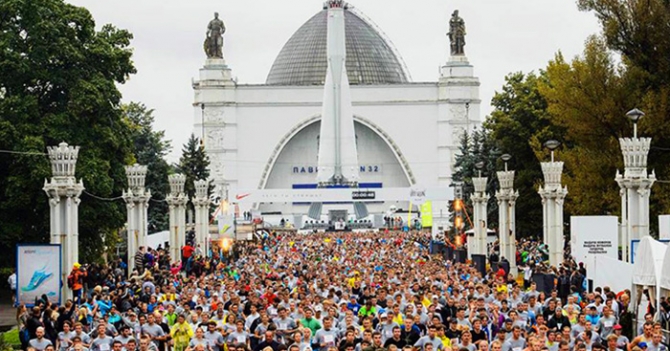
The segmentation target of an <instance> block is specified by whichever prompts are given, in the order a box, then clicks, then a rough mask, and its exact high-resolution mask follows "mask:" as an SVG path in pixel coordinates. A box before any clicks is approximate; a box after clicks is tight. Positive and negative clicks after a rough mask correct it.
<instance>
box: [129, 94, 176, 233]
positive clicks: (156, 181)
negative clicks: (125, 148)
mask: <svg viewBox="0 0 670 351" xmlns="http://www.w3.org/2000/svg"><path fill="white" fill-rule="evenodd" d="M122 108H123V113H124V117H125V119H124V121H125V122H126V124H128V127H129V128H130V130H131V134H130V138H131V140H132V142H133V154H134V155H135V162H137V163H139V164H141V165H145V166H147V167H148V173H147V178H146V187H147V189H150V190H151V200H152V201H151V203H150V204H149V210H148V217H149V233H154V232H158V231H162V230H167V229H168V225H169V219H168V210H169V208H168V205H167V202H165V201H164V199H165V196H166V195H167V194H168V193H169V192H170V183H169V182H168V173H169V171H170V165H169V164H168V163H167V161H166V160H165V156H166V155H167V154H168V152H170V149H171V148H172V147H171V145H170V142H169V141H167V140H165V132H164V131H162V130H161V131H156V130H154V127H153V124H154V121H155V118H154V116H153V112H154V110H150V109H147V107H146V106H145V105H144V104H140V103H136V102H131V103H129V104H124V105H123V106H122Z"/></svg>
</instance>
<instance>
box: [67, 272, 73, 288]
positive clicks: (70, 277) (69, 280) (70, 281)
mask: <svg viewBox="0 0 670 351" xmlns="http://www.w3.org/2000/svg"><path fill="white" fill-rule="evenodd" d="M74 283H75V277H74V273H70V275H68V276H67V287H68V288H70V289H72V288H73V287H74Z"/></svg>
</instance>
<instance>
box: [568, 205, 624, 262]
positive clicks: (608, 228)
mask: <svg viewBox="0 0 670 351" xmlns="http://www.w3.org/2000/svg"><path fill="white" fill-rule="evenodd" d="M570 229H571V231H570V235H571V238H572V240H571V241H572V243H573V245H574V246H573V247H572V256H573V257H574V258H575V261H577V262H584V263H585V264H586V265H587V272H588V271H589V269H588V268H589V264H590V265H591V266H593V264H595V257H596V256H607V257H610V258H612V259H615V260H617V259H619V222H618V219H617V217H615V216H572V217H570Z"/></svg>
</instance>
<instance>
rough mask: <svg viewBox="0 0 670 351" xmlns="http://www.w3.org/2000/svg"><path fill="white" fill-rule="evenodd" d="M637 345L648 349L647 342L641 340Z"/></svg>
mask: <svg viewBox="0 0 670 351" xmlns="http://www.w3.org/2000/svg"><path fill="white" fill-rule="evenodd" d="M637 346H639V347H640V348H641V349H646V348H647V343H646V342H644V341H643V342H639V343H637Z"/></svg>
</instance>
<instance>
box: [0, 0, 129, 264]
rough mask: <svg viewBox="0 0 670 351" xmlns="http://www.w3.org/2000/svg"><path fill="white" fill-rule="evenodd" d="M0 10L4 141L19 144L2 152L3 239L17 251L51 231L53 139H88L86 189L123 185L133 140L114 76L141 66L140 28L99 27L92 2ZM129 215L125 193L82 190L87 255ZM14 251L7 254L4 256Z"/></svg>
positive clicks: (58, 1) (83, 167)
mask: <svg viewBox="0 0 670 351" xmlns="http://www.w3.org/2000/svg"><path fill="white" fill-rule="evenodd" d="M0 14H2V15H0V16H1V18H2V20H0V47H2V48H3V49H2V50H0V150H9V151H11V152H15V153H14V154H10V153H2V154H1V155H0V194H1V195H2V196H0V223H2V225H1V226H0V247H1V248H2V249H3V250H4V252H11V253H13V252H14V249H13V246H14V244H16V243H17V242H44V241H47V240H48V233H49V229H48V228H49V227H48V220H49V206H48V201H47V198H46V196H45V195H44V192H43V191H42V187H43V185H44V179H45V178H49V177H50V175H51V170H50V165H49V162H48V160H47V158H46V157H45V156H43V155H39V153H44V152H45V150H46V147H47V146H49V145H57V144H58V143H60V142H61V141H67V142H68V143H69V144H72V145H78V146H81V151H80V152H79V161H78V162H77V177H78V178H81V179H83V182H84V186H85V187H86V191H87V192H88V193H93V194H96V195H97V196H100V197H112V196H119V195H120V194H121V191H122V189H123V188H124V187H125V184H126V180H125V171H124V165H126V164H129V163H130V162H131V161H132V150H131V143H130V142H129V131H128V130H127V128H126V126H125V124H124V123H123V121H122V113H121V109H120V107H119V104H120V100H121V94H120V93H119V91H118V89H117V87H116V84H122V83H124V82H125V81H126V79H127V77H128V76H129V75H130V74H132V73H135V68H134V67H133V64H132V61H131V55H132V52H131V49H130V47H129V45H130V40H131V39H132V35H131V34H130V33H129V32H127V31H125V30H119V29H116V28H114V27H113V26H112V25H105V26H103V27H102V28H101V30H100V31H99V32H96V30H95V22H94V20H93V18H92V16H91V14H90V13H89V12H88V11H87V10H86V9H84V8H81V7H76V6H72V5H69V4H66V3H64V2H63V1H62V0H5V1H2V2H0ZM17 153H20V154H17ZM26 153H28V154H26ZM123 223H125V206H124V205H123V203H122V202H120V201H100V200H97V199H94V198H92V197H90V196H88V195H86V194H84V195H83V196H82V202H81V205H80V210H79V240H80V257H81V259H82V260H94V259H99V257H100V252H101V250H102V246H103V245H102V244H103V243H102V238H103V237H104V236H105V234H107V233H110V232H111V231H113V230H115V229H117V228H119V227H121V226H123ZM12 256H13V254H9V255H4V256H3V258H2V260H3V263H4V264H9V263H10V262H13V257H12ZM64 269H68V268H66V267H64Z"/></svg>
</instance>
